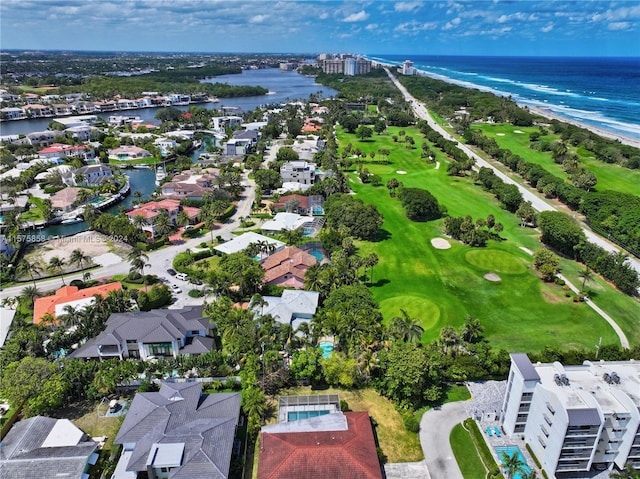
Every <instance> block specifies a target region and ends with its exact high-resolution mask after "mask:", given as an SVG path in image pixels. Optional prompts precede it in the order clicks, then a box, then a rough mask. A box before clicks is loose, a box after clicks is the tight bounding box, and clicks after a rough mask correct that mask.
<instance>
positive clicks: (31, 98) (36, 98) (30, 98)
mask: <svg viewBox="0 0 640 479" xmlns="http://www.w3.org/2000/svg"><path fill="white" fill-rule="evenodd" d="M22 99H23V100H24V102H25V103H26V104H27V105H36V104H38V103H40V95H36V94H35V93H25V94H24V95H22Z"/></svg>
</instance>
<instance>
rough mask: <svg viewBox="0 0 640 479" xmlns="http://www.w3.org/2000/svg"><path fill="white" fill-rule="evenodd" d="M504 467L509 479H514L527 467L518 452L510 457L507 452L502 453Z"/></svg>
mask: <svg viewBox="0 0 640 479" xmlns="http://www.w3.org/2000/svg"><path fill="white" fill-rule="evenodd" d="M501 460H502V466H503V467H504V470H505V473H506V474H507V477H508V478H509V479H511V478H513V477H514V476H515V475H516V474H517V473H518V472H521V471H522V470H523V468H524V466H526V465H527V463H526V462H525V461H523V460H522V459H520V456H519V454H518V453H517V452H514V453H513V454H511V455H509V454H508V453H506V452H503V453H502V457H501Z"/></svg>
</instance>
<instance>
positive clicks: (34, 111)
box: [24, 103, 54, 118]
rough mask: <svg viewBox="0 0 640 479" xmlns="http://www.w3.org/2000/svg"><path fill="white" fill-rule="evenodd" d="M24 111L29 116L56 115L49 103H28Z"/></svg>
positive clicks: (44, 116)
mask: <svg viewBox="0 0 640 479" xmlns="http://www.w3.org/2000/svg"><path fill="white" fill-rule="evenodd" d="M24 111H25V112H26V113H27V116H29V118H49V117H51V116H53V115H54V113H53V108H51V107H50V106H48V105H40V104H37V103H36V104H34V105H27V106H25V107H24Z"/></svg>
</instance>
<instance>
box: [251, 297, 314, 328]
mask: <svg viewBox="0 0 640 479" xmlns="http://www.w3.org/2000/svg"><path fill="white" fill-rule="evenodd" d="M262 299H263V300H264V301H265V302H266V304H265V306H264V307H261V308H260V310H259V311H256V314H260V315H261V316H265V315H267V314H270V315H271V316H273V319H275V320H276V321H277V322H278V323H280V324H288V325H291V327H292V328H293V329H294V330H295V329H296V328H297V327H298V326H299V325H300V323H307V322H309V321H310V320H311V318H313V315H314V314H316V310H317V309H318V300H319V299H320V293H317V292H315V291H304V290H297V289H285V290H284V291H283V292H282V296H280V297H278V296H263V297H262Z"/></svg>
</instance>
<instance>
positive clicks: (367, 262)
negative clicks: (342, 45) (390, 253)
mask: <svg viewBox="0 0 640 479" xmlns="http://www.w3.org/2000/svg"><path fill="white" fill-rule="evenodd" d="M377 264H378V255H377V254H375V253H371V254H370V255H369V256H367V257H366V258H365V259H364V266H365V268H369V270H370V277H369V284H371V283H373V267H374V266H375V265H377Z"/></svg>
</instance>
